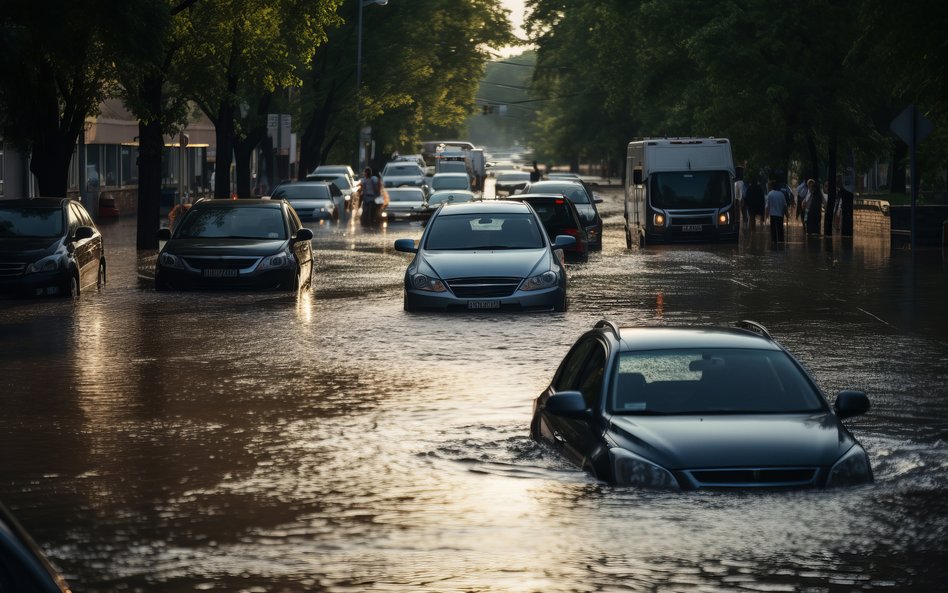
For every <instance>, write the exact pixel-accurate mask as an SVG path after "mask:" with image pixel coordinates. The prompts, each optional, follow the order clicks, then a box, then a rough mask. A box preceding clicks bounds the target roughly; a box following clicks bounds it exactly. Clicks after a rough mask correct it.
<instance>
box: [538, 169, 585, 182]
mask: <svg viewBox="0 0 948 593" xmlns="http://www.w3.org/2000/svg"><path fill="white" fill-rule="evenodd" d="M546 178H547V179H549V180H556V179H572V180H574V181H582V178H581V177H580V176H579V174H578V173H566V172H563V171H552V172H550V173H547V174H546Z"/></svg>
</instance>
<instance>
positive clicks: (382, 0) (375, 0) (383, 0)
mask: <svg viewBox="0 0 948 593" xmlns="http://www.w3.org/2000/svg"><path fill="white" fill-rule="evenodd" d="M356 1H357V2H358V3H359V30H358V41H357V43H356V121H357V122H358V128H359V129H358V130H357V132H356V133H357V134H358V142H356V162H357V163H359V173H360V174H361V173H362V169H363V168H364V167H365V165H364V163H363V161H362V9H363V8H365V7H366V6H368V5H370V4H378V5H379V6H385V5H386V4H388V0H356Z"/></svg>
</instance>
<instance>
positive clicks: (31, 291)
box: [0, 270, 69, 296]
mask: <svg viewBox="0 0 948 593" xmlns="http://www.w3.org/2000/svg"><path fill="white" fill-rule="evenodd" d="M68 278H69V277H68V276H67V275H66V274H65V273H64V272H63V271H62V270H57V271H55V272H38V273H35V274H24V275H22V276H15V277H6V278H0V293H3V294H12V295H17V296H47V295H48V296H54V295H58V294H60V293H61V292H62V290H63V286H64V285H65V283H66V280H67V279H68Z"/></svg>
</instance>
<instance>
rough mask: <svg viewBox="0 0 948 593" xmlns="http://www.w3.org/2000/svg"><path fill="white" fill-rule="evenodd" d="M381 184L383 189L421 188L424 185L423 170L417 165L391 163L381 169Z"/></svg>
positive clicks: (399, 162)
mask: <svg viewBox="0 0 948 593" xmlns="http://www.w3.org/2000/svg"><path fill="white" fill-rule="evenodd" d="M382 183H383V184H384V185H385V187H402V186H405V185H412V186H415V187H421V186H422V185H424V184H425V170H424V169H422V168H421V167H420V166H418V164H417V163H411V162H401V161H398V162H391V163H388V164H387V165H385V167H384V168H383V169H382Z"/></svg>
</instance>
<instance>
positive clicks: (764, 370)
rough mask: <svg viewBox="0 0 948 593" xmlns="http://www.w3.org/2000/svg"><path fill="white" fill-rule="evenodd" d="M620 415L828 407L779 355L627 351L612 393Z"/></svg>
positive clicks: (750, 351) (734, 351) (767, 352)
mask: <svg viewBox="0 0 948 593" xmlns="http://www.w3.org/2000/svg"><path fill="white" fill-rule="evenodd" d="M611 392H612V396H613V402H612V409H613V410H614V411H615V412H618V413H633V414H634V413H658V414H699V413H708V414H713V413H791V412H814V411H820V410H823V409H824V408H825V402H824V400H823V398H822V396H821V395H820V394H819V392H817V391H816V389H815V387H814V386H813V385H812V383H811V382H810V381H809V380H808V379H807V377H806V376H805V375H804V373H803V371H802V370H801V369H800V368H799V367H798V366H797V365H796V364H795V363H794V362H793V361H792V360H791V359H790V357H789V356H788V355H787V354H786V353H784V352H781V351H772V350H753V349H724V348H721V349H698V350H658V351H636V352H624V353H622V354H621V355H620V356H619V361H618V369H617V373H616V374H615V381H614V384H613V386H612V389H611Z"/></svg>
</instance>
